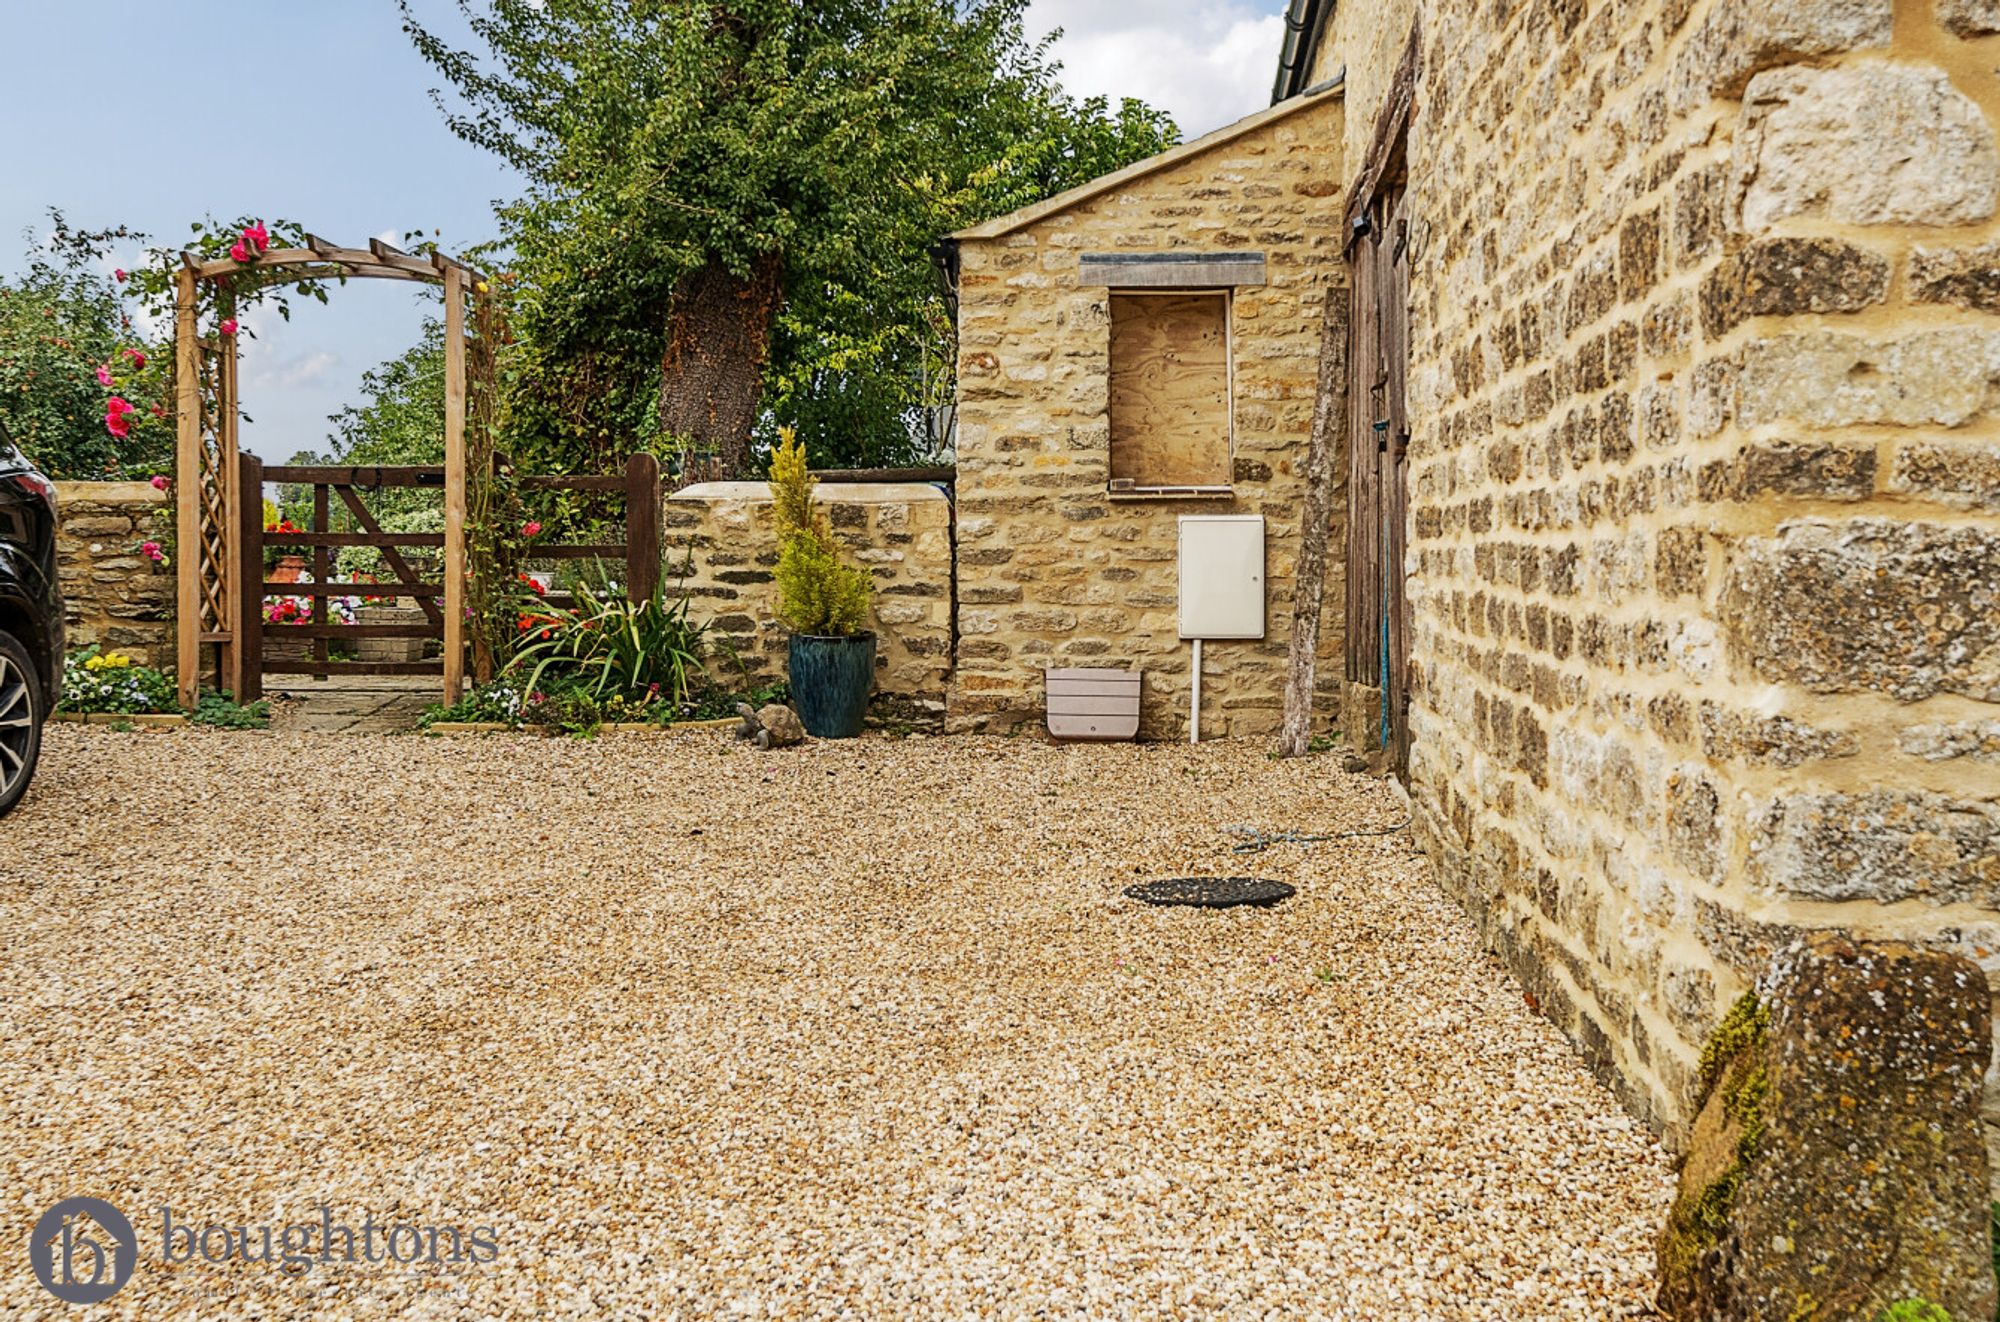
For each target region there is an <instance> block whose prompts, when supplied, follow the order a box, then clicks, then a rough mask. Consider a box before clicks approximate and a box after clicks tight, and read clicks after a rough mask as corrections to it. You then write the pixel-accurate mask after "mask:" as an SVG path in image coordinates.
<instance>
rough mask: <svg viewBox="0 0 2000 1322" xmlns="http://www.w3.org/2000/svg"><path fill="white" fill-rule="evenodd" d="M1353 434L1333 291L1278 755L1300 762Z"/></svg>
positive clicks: (1343, 296)
mask: <svg viewBox="0 0 2000 1322" xmlns="http://www.w3.org/2000/svg"><path fill="white" fill-rule="evenodd" d="M1346 431H1347V290H1346V288H1345V287H1341V288H1337V289H1336V288H1328V289H1327V291H1326V310H1325V313H1324V314H1323V316H1322V317H1321V320H1320V331H1319V387H1318V391H1317V393H1316V394H1315V395H1314V397H1313V420H1312V440H1311V442H1310V443H1309V444H1308V446H1307V448H1306V495H1305V501H1304V507H1303V508H1302V509H1301V510H1300V511H1299V524H1300V526H1299V561H1298V570H1297V573H1296V576H1295V577H1294V578H1293V580H1292V642H1291V652H1290V654H1289V656H1288V658H1287V664H1288V666H1289V671H1288V673H1287V675H1286V677H1285V721H1284V725H1283V726H1282V727H1280V730H1279V733H1278V752H1279V754H1280V755H1281V756H1284V757H1298V756H1300V755H1301V754H1303V753H1304V752H1305V751H1306V749H1307V748H1308V746H1310V744H1311V743H1312V718H1313V684H1314V676H1315V671H1316V670H1317V667H1318V660H1319V620H1320V610H1321V604H1322V600H1323V597H1324V591H1323V590H1324V588H1325V585H1326V536H1327V521H1328V518H1329V516H1330V515H1331V514H1332V511H1333V488H1334V478H1335V476H1336V460H1337V458H1338V454H1339V451H1340V449H1341V448H1342V447H1341V445H1340V442H1341V441H1342V440H1343V439H1345V437H1346Z"/></svg>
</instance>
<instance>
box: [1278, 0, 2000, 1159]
mask: <svg viewBox="0 0 2000 1322" xmlns="http://www.w3.org/2000/svg"><path fill="white" fill-rule="evenodd" d="M1413 20H1420V22H1421V33H1422V35H1421V39H1420V45H1419V49H1420V51H1421V54H1422V65H1421V73H1420V75H1419V79H1418V84H1417V92H1416V98H1415V110H1414V112H1413V116H1412V120H1411V127H1410V135H1409V141H1408V162H1409V167H1408V168H1409V189H1410V197H1411V199H1412V203H1413V211H1414V213H1415V215H1416V216H1417V218H1418V224H1419V226H1421V227H1422V228H1423V229H1424V230H1425V231H1426V233H1427V237H1428V239H1429V242H1428V244H1427V245H1425V250H1424V252H1423V255H1422V257H1421V258H1420V260H1418V261H1417V262H1416V263H1415V265H1414V267H1413V271H1412V308H1411V323H1412V325H1411V365H1410V380H1411V390H1410V412H1411V415H1412V427H1413V437H1412V442H1411V497H1412V499H1411V506H1412V526H1411V529H1410V547H1409V554H1408V558H1407V561H1406V566H1405V568H1406V570H1407V572H1408V575H1409V582H1410V594H1411V597H1412V601H1413V613H1414V627H1413V634H1412V640H1411V662H1412V669H1413V671H1414V675H1413V680H1412V683H1413V689H1414V695H1415V696H1414V703H1413V711H1412V726H1413V742H1414V752H1413V762H1412V768H1411V782H1412V783H1411V789H1412V793H1413V798H1414V802H1415V810H1416V815H1417V819H1418V822H1419V829H1420V832H1421V836H1422V839H1423V841H1424V843H1425V847H1426V848H1427V850H1428V851H1429V852H1430V854H1431V856H1432V858H1433V859H1434V860H1435V862H1436V864H1437V868H1438V871H1439V875H1440V877H1441V878H1442V880H1443V882H1444V884H1445V885H1446V886H1447V887H1448V888H1449V889H1450V890H1451V891H1452V892H1453V893H1454V894H1456V895H1457V896H1458V897H1459V898H1460V899H1461V900H1462V901H1463V902H1464V904H1465V905H1466V907H1467V908H1468V910H1469V911H1470V912H1471V913H1472V914H1474V915H1475V917H1476V918H1477V919H1478V920H1479V922H1480V923H1481V924H1482V926H1483V928H1484V930H1485V933H1486V935H1487V937H1488V939H1489V941H1490V942H1491V944H1492V945H1493V946H1494V947H1495V948H1496V949H1497V950H1499V951H1500V952H1501V953H1502V954H1503V955H1504V956H1505V958H1506V959H1507V960H1508V961H1509V962H1510V964H1511V965H1512V966H1513V967H1514V969H1515V970H1516V971H1517V973H1518V974H1519V976H1520V977H1521V978H1522V980H1523V981H1524V983H1526V985H1527V986H1528V987H1529V989H1530V990H1531V992H1532V993H1533V994H1534V996H1535V998H1536V1000H1537V1002H1538V1003H1539V1004H1540V1006H1541V1007H1542V1009H1543V1011H1544V1012H1545V1013H1547V1014H1548V1015H1549V1016H1550V1017H1551V1018H1552V1019H1553V1020H1555V1021H1556V1022H1557V1023H1558V1024H1559V1025H1561V1026H1562V1027H1563V1028H1564V1029H1565V1030H1566V1031H1567V1032H1568V1033H1569V1034H1570V1036H1571V1037H1572V1038H1573V1039H1574V1040H1575V1041H1576V1042H1577V1044H1578V1045H1579V1047H1580V1048H1581V1049H1582V1050H1583V1051H1584V1053H1585V1054H1586V1056H1587V1057H1588V1058H1589V1059H1590V1060H1591V1061H1592V1062H1593V1064H1594V1065H1595V1066H1596V1067H1597V1069H1598V1070H1599V1072H1600V1074H1601V1075H1602V1076H1603V1077H1604V1078H1605V1079H1606V1080H1607V1082H1609V1083H1610V1084H1611V1085H1613V1086H1614V1087H1616V1088H1617V1089H1618V1090H1619V1091H1620V1092H1621V1094H1622V1095H1623V1096H1624V1097H1625V1099H1626V1100H1627V1102H1628V1104H1629V1105H1630V1106H1631V1107H1632V1108H1633V1109H1634V1110H1635V1111H1637V1112H1638V1113H1640V1114H1642V1115H1644V1116H1646V1117H1647V1118H1649V1119H1650V1120H1652V1121H1653V1122H1654V1123H1656V1124H1658V1125H1660V1126H1661V1127H1662V1128H1664V1129H1665V1130H1666V1131H1667V1133H1668V1135H1669V1137H1670V1138H1674V1137H1677V1136H1678V1135H1679V1133H1680V1131H1681V1127H1682V1126H1683V1125H1684V1124H1685V1123H1686V1121H1687V1119H1688V1104H1689V1098H1690V1095H1691V1090H1692V1088H1693V1083H1694V1065H1695V1060H1696V1053H1697V1050H1698V1044H1699V1043H1700V1042H1701V1040H1702V1039H1703V1037H1704V1036H1705V1035H1706V1034H1707V1033H1708V1031H1709V1030H1710V1028H1711V1027H1712V1026H1713V1025H1714V1024H1715V1022H1716V1020H1717V1018H1718V1016H1719V1012H1720V1008H1721V1007H1724V1006H1726V1005H1727V1004H1728V1003H1729V1002H1730V1000H1731V999H1732V998H1733V997H1734V996H1735V995H1736V994H1737V993H1738V992H1739V991H1740V990H1742V989H1743V988H1744V987H1745V986H1746V984H1747V982H1748V980H1749V979H1751V978H1752V977H1754V976H1755V975H1756V974H1757V973H1758V972H1759V971H1760V970H1761V969H1762V968H1763V967H1764V966H1765V964H1766V962H1767V960H1768V958H1769V956H1770V954H1771V952H1772V951H1773V950H1774V948H1775V947H1777V946H1778V945H1779V944H1780V943H1782V942H1783V941H1785V940H1786V939H1788V938H1789V936H1790V935H1791V934H1793V933H1794V932H1796V931H1797V930H1798V929H1800V928H1808V927H1815V928H1816V927H1843V928H1848V929H1851V930H1854V931H1857V932H1864V933H1869V934H1874V935H1883V936H1893V937H1902V938H1907V939H1911V940H1915V941H1918V942H1928V943H1933V944H1939V945H1944V946H1948V947H1951V948H1954V949H1956V950H1959V951H1962V952H1963V953H1966V954H1968V955H1970V956H1972V957H1974V958H1975V959H1978V960H1980V961H1981V962H1982V963H1983V964H1984V965H1985V967H1986V968H1987V970H1988V972H1989V974H1991V973H1995V972H2000V751H1996V750H2000V416H1996V411H1995V410H1996V407H2000V393H1996V391H1995V384H1996V383H2000V223H1996V201H2000V149H1996V144H1995V135H1994V128H1993V125H1994V123H1995V122H1996V121H1995V116H1996V114H2000V84H1996V82H1995V80H1994V78H1993V76H1992V69H1993V67H1994V65H1995V62H1996V60H2000V39H1996V34H2000V6H1997V5H1995V4H1994V3H1993V0H1936V3H1935V8H1934V7H1933V4H1932V3H1931V0H1903V2H1902V3H1896V2H1895V0H1549V2H1542V3H1531V4H1501V5H1484V6H1477V7H1471V8H1468V7H1467V6H1464V5H1462V4H1456V3H1451V2H1450V0H1342V3H1341V4H1340V6H1339V7H1338V9H1337V11H1336V17H1335V19H1334V23H1333V28H1332V31H1331V32H1330V33H1329V35H1328V36H1327V37H1326V39H1325V40H1324V41H1323V43H1322V45H1321V47H1320V49H1319V52H1318V59H1317V62H1316V67H1315V75H1314V76H1315V77H1323V76H1325V75H1327V74H1328V73H1331V72H1332V71H1333V70H1335V69H1338V68H1340V67H1342V66H1343V65H1344V66H1346V68H1347V69H1348V73H1349V79H1348V105H1347V122H1346V148H1347V154H1348V159H1349V160H1350V161H1353V160H1358V159H1359V157H1360V154H1361V153H1362V152H1363V151H1364V150H1365V149H1366V147H1367V146H1368V144H1369V142H1370V139H1371V136H1372V134H1373V133H1374V129H1375V124H1376V120H1377V116H1378V114H1379V111H1380V109H1381V104H1382V99H1383V96H1384V89H1385V85H1386V81H1387V77H1388V74H1389V72H1390V70H1391V69H1392V68H1393V66H1394V62H1395V59H1396V57H1397V55H1398V54H1400V52H1401V50H1402V47H1403V44H1404V42H1405V40H1406V38H1407V35H1408V33H1409V31H1410V27H1411V23H1412V21H1413Z"/></svg>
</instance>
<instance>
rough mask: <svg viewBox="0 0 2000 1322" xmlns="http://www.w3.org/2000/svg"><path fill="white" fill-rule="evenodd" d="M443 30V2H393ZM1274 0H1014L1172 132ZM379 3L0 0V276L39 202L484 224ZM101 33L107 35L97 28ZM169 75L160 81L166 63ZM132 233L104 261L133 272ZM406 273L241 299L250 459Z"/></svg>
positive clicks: (302, 405) (345, 230)
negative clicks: (288, 298) (286, 312)
mask: <svg viewBox="0 0 2000 1322" xmlns="http://www.w3.org/2000/svg"><path fill="white" fill-rule="evenodd" d="M415 7H416V9H417V11H418V13H419V14H421V15H423V16H424V17H425V18H426V19H427V20H429V21H433V22H438V23H440V25H445V24H448V23H449V22H450V19H451V10H452V8H453V6H452V5H451V3H450V0H416V6H415ZM1284 7H1285V6H1284V0H1032V2H1031V4H1030V5H1029V9H1028V22H1029V26H1030V28H1031V29H1032V31H1033V33H1034V34H1035V35H1037V36H1039V35H1043V34H1046V33H1048V32H1050V31H1052V30H1054V29H1056V28H1061V29H1062V30H1063V33H1064V35H1063V37H1062V39H1061V40H1060V41H1059V42H1058V44H1057V46H1056V48H1055V50H1056V55H1057V58H1058V59H1060V60H1061V61H1062V63H1063V65H1064V74H1063V77H1064V82H1065V84H1066V86H1067V87H1068V88H1069V90H1070V91H1071V92H1073V93H1074V94H1076V95H1078V96H1094V95H1098V94H1100V93H1101V94H1104V95H1107V96H1110V97H1112V98H1113V99H1114V100H1115V99H1116V98H1118V97H1122V96H1137V97H1140V98H1143V99H1145V100H1147V101H1150V102H1151V103H1152V104H1154V105H1156V106H1158V107H1160V108H1162V109H1165V110H1167V111H1168V112H1170V113H1171V114H1172V115H1173V116H1174V118H1175V120H1176V122H1177V123H1179V125H1180V126H1181V130H1182V132H1183V133H1184V134H1185V135H1186V136H1188V137H1194V136H1197V135H1199V134H1201V133H1204V132H1207V131H1208V130H1209V129H1212V128H1216V127H1218V126H1220V125H1222V124H1226V123H1228V122H1230V121H1231V120H1234V119H1237V118H1239V117H1241V116H1243V115H1247V114H1249V113H1251V112H1252V111H1254V110H1257V109H1258V108H1260V107H1262V106H1263V105H1265V104H1266V103H1267V102H1268V100H1269V98H1270V89H1271V80H1272V77H1273V75H1274V74H1275V72H1276V68H1277V60H1278V47H1279V43H1280V38H1281V35H1282V32H1283V19H1282V18H1281V17H1280V15H1281V14H1282V13H1283V10H1284ZM400 23H401V20H400V16H399V13H398V10H397V7H396V4H395V2H394V0H337V2H336V3H327V4H318V5H304V4H284V5H271V6H256V5H251V6H245V5H243V4H241V3H235V2H224V0H169V3H167V4H165V5H162V4H161V3H160V0H89V3H85V4H75V3H72V4H47V3H41V2H40V0H33V2H31V0H0V28H3V29H4V31H5V34H6V37H7V46H8V49H9V51H10V53H11V54H12V55H13V58H12V59H11V60H9V62H8V64H9V68H8V70H7V75H6V77H4V78H0V125H4V126H5V130H4V132H0V271H5V272H13V271H17V270H19V269H20V268H21V267H22V266H23V265H25V256H24V254H25V250H26V248H27V245H28V244H29V243H30V242H35V241H39V240H40V239H41V238H42V237H45V236H46V234H47V232H48V221H47V213H48V209H49V208H50V207H52V206H53V207H60V208H61V209H62V210H63V211H64V212H65V213H66V215H67V216H68V218H69V220H70V221H71V223H72V224H74V225H76V226H79V227H82V228H90V229H97V228H106V227H110V226H115V225H120V224H123V225H128V226H131V227H133V228H136V229H139V230H141V231H144V232H146V233H148V234H150V235H151V236H152V237H153V239H154V241H155V242H159V243H172V242H175V241H177V240H179V239H180V238H181V237H182V236H184V235H185V234H186V232H187V225H188V222H189V221H191V220H193V219H194V218H196V217H199V216H203V215H214V216H216V217H219V218H223V219H227V218H229V217H232V216H236V215H243V214H248V215H259V216H263V217H265V218H267V219H273V218H280V217H282V218H284V219H288V220H294V221H297V222H299V223H300V224H302V225H304V226H305V227H306V228H307V229H309V230H311V231H312V232H313V233H315V234H319V235H323V236H324V237H326V238H328V239H331V240H333V241H335V242H339V243H346V244H351V245H354V246H361V245H363V244H364V243H365V242H366V241H367V239H368V238H370V237H381V238H385V239H388V240H390V241H391V242H400V241H401V236H402V235H404V234H406V233H407V232H409V231H412V230H422V231H424V232H426V233H427V234H435V235H436V237H437V238H438V240H439V242H440V243H441V244H442V245H443V246H444V247H445V249H446V250H447V251H451V250H456V249H459V248H462V247H465V246H468V245H471V244H474V243H478V242H481V241H484V240H488V239H491V238H494V237H495V224H494V220H493V212H492V204H493V203H494V202H495V201H497V200H502V199H505V198H508V197H511V196H513V194H514V193H515V192H516V191H518V189H517V181H516V180H515V179H514V178H513V177H512V176H511V175H510V173H509V171H508V170H507V169H506V168H505V167H504V166H503V165H501V163H500V162H499V161H498V160H497V159H496V158H495V157H493V156H492V155H490V154H488V153H485V152H482V151H480V150H478V149H477V148H475V147H472V146H470V145H468V144H466V143H463V142H460V141H459V140H458V139H457V138H454V137H453V136H452V135H451V133H450V132H449V131H448V130H447V129H446V128H445V126H444V122H443V119H442V117H441V116H440V115H439V113H438V111H437V109H436V108H435V107H434V106H433V105H432V103H431V101H430V96H429V92H430V89H431V88H433V87H435V86H437V85H438V83H439V81H440V80H439V79H438V77H437V75H436V74H435V72H434V71H433V70H432V69H431V68H430V67H429V66H428V65H426V64H424V63H423V61H422V60H420V59H419V58H418V57H417V55H416V53H415V52H414V51H413V50H412V49H411V47H410V44H409V40H408V38H406V37H405V36H404V35H403V33H402V30H401V26H400ZM119 34H125V35H124V36H120V35H119ZM169 75H170V76H169ZM137 255H138V249H137V247H136V246H134V247H133V248H131V249H128V250H127V251H125V252H122V253H119V254H116V255H114V257H113V259H112V261H111V262H110V263H109V264H112V265H125V266H133V265H136V264H137V261H136V258H137ZM433 299H434V295H433V294H431V293H430V292H429V290H428V287H417V286H411V285H408V284H405V283H403V282H400V281H386V280H357V281H354V282H352V283H350V284H348V285H347V286H345V287H341V288H335V289H334V290H332V291H331V294H330V296H329V304H328V305H327V306H325V307H322V306H320V305H319V304H317V303H308V304H304V305H300V306H298V307H296V308H295V311H294V314H293V319H292V320H291V321H290V322H289V323H287V322H284V321H281V320H280V319H279V318H278V317H276V316H275V315H274V314H271V313H268V312H262V311H260V312H258V313H254V314H252V315H251V316H249V317H247V318H245V323H246V328H247V329H248V331H249V332H251V334H250V335H248V336H246V337H245V339H244V340H243V341H242V348H243V360H242V378H241V387H240V390H241V397H242V404H243V409H244V412H245V414H246V415H247V419H246V421H245V423H244V425H243V430H242V439H243V444H244V447H245V448H246V449H248V450H250V451H251V452H253V453H255V454H257V455H258V456H259V457H260V458H262V459H264V460H265V461H266V462H267V463H280V462H283V461H284V460H286V459H288V458H290V457H291V455H292V454H294V453H295V452H297V451H299V450H302V449H320V448H324V446H325V443H326V434H327V431H328V427H327V422H326V419H327V417H328V416H329V415H330V414H332V413H335V412H337V411H338V410H339V409H340V408H341V407H342V406H343V405H345V404H349V403H353V402H355V401H356V400H358V398H359V394H360V379H361V374H362V373H363V372H365V371H367V370H368V369H369V368H371V367H373V366H375V365H376V364H378V363H380V362H381V361H383V360H384V359H388V358H393V357H395V356H396V355H397V354H399V353H400V352H401V351H402V350H403V349H404V348H406V347H408V346H409V345H410V344H411V343H413V342H414V341H415V339H416V336H417V331H418V328H419V326H420V324H421V322H422V320H423V317H424V315H425V314H426V312H427V311H429V310H430V309H431V308H433V307H434V306H435V304H434V302H433V301H432V300H433Z"/></svg>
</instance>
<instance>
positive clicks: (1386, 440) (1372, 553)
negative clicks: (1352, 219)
mask: <svg viewBox="0 0 2000 1322" xmlns="http://www.w3.org/2000/svg"><path fill="white" fill-rule="evenodd" d="M1366 214H1367V217H1368V227H1367V230H1366V232H1364V233H1363V234H1361V235H1360V236H1359V237H1358V238H1357V239H1356V240H1355V246H1354V249H1353V252H1352V254H1351V259H1350V260H1351V267H1350V278H1351V280H1352V299H1353V302H1352V307H1353V314H1352V317H1351V319H1350V323H1349V324H1350V327H1351V338H1350V352H1349V357H1348V362H1349V372H1350V373H1351V379H1350V380H1349V383H1348V408H1349V417H1348V423H1349V425H1348V436H1349V438H1350V449H1349V454H1348V522H1347V678H1348V680H1349V682H1351V683H1355V684H1362V685H1366V686H1368V687H1370V688H1375V689H1379V690H1380V691H1381V693H1382V708H1381V712H1380V718H1379V724H1378V728H1377V730H1375V731H1371V732H1370V734H1371V736H1372V737H1375V738H1377V739H1379V740H1380V741H1381V743H1382V745H1383V747H1384V748H1386V749H1387V750H1388V751H1389V754H1390V758H1391V764H1392V765H1393V766H1394V767H1395V769H1396V773H1397V775H1398V777H1399V778H1405V779H1406V778H1407V772H1408V769H1409V751H1410V733H1409V684H1408V673H1409V604H1408V595H1407V593H1406V592H1405V588H1404V564H1403V557H1404V552H1405V550H1406V548H1407V538H1408V533H1407V528H1408V517H1409V500H1408V496H1407V490H1408V473H1409V460H1408V450H1409V438H1410V424H1409V411H1408V382H1409V355H1410V334H1409V290H1410V263H1409V211H1408V198H1407V194H1406V192H1405V190H1404V189H1403V187H1402V186H1401V184H1400V183H1397V184H1387V185H1385V186H1384V187H1383V188H1382V190H1381V191H1380V192H1379V193H1378V194H1377V195H1376V197H1375V199H1374V200H1373V201H1372V202H1370V204H1369V206H1368V208H1367V212H1366Z"/></svg>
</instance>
